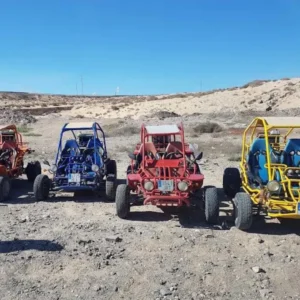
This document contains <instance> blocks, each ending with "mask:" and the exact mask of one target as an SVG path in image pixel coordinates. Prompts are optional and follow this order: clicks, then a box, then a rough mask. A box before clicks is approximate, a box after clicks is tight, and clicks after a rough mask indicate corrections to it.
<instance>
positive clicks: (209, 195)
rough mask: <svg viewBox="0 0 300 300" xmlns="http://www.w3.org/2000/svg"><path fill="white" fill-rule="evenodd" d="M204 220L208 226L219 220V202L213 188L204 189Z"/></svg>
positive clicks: (215, 189) (216, 192) (216, 191)
mask: <svg viewBox="0 0 300 300" xmlns="http://www.w3.org/2000/svg"><path fill="white" fill-rule="evenodd" d="M204 197H205V198H204V200H205V219H206V222H207V223H209V224H216V223H218V220H219V210H220V202H219V198H218V190H217V188H215V187H208V188H206V189H205V196H204Z"/></svg>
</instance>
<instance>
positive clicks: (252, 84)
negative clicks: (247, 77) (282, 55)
mask: <svg viewBox="0 0 300 300" xmlns="http://www.w3.org/2000/svg"><path fill="white" fill-rule="evenodd" d="M269 81H270V80H253V81H250V82H248V83H246V84H245V85H243V86H242V88H244V89H245V88H247V87H257V86H261V85H263V84H264V83H266V82H269Z"/></svg>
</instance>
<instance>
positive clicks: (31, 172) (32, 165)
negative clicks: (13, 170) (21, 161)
mask: <svg viewBox="0 0 300 300" xmlns="http://www.w3.org/2000/svg"><path fill="white" fill-rule="evenodd" d="M25 173H26V175H27V179H28V181H30V182H34V180H35V178H36V177H37V176H38V175H40V174H41V173H42V167H41V164H40V162H39V161H33V162H29V163H28V164H27V167H26V169H25Z"/></svg>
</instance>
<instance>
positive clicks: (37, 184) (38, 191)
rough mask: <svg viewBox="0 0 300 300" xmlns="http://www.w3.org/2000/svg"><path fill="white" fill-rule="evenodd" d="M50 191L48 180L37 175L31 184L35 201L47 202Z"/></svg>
mask: <svg viewBox="0 0 300 300" xmlns="http://www.w3.org/2000/svg"><path fill="white" fill-rule="evenodd" d="M49 191H50V179H49V177H48V176H47V175H44V174H40V175H38V176H37V177H36V178H35V180H34V183H33V194H34V197H35V200H36V201H42V200H47V199H48V196H49Z"/></svg>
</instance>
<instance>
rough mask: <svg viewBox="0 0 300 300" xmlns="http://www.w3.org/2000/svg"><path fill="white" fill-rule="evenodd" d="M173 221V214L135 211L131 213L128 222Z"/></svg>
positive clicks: (162, 211)
mask: <svg viewBox="0 0 300 300" xmlns="http://www.w3.org/2000/svg"><path fill="white" fill-rule="evenodd" d="M171 219H173V216H172V214H170V213H169V212H165V211H164V210H161V212H157V211H133V212H130V214H129V217H128V221H144V222H163V221H169V220H171Z"/></svg>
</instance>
